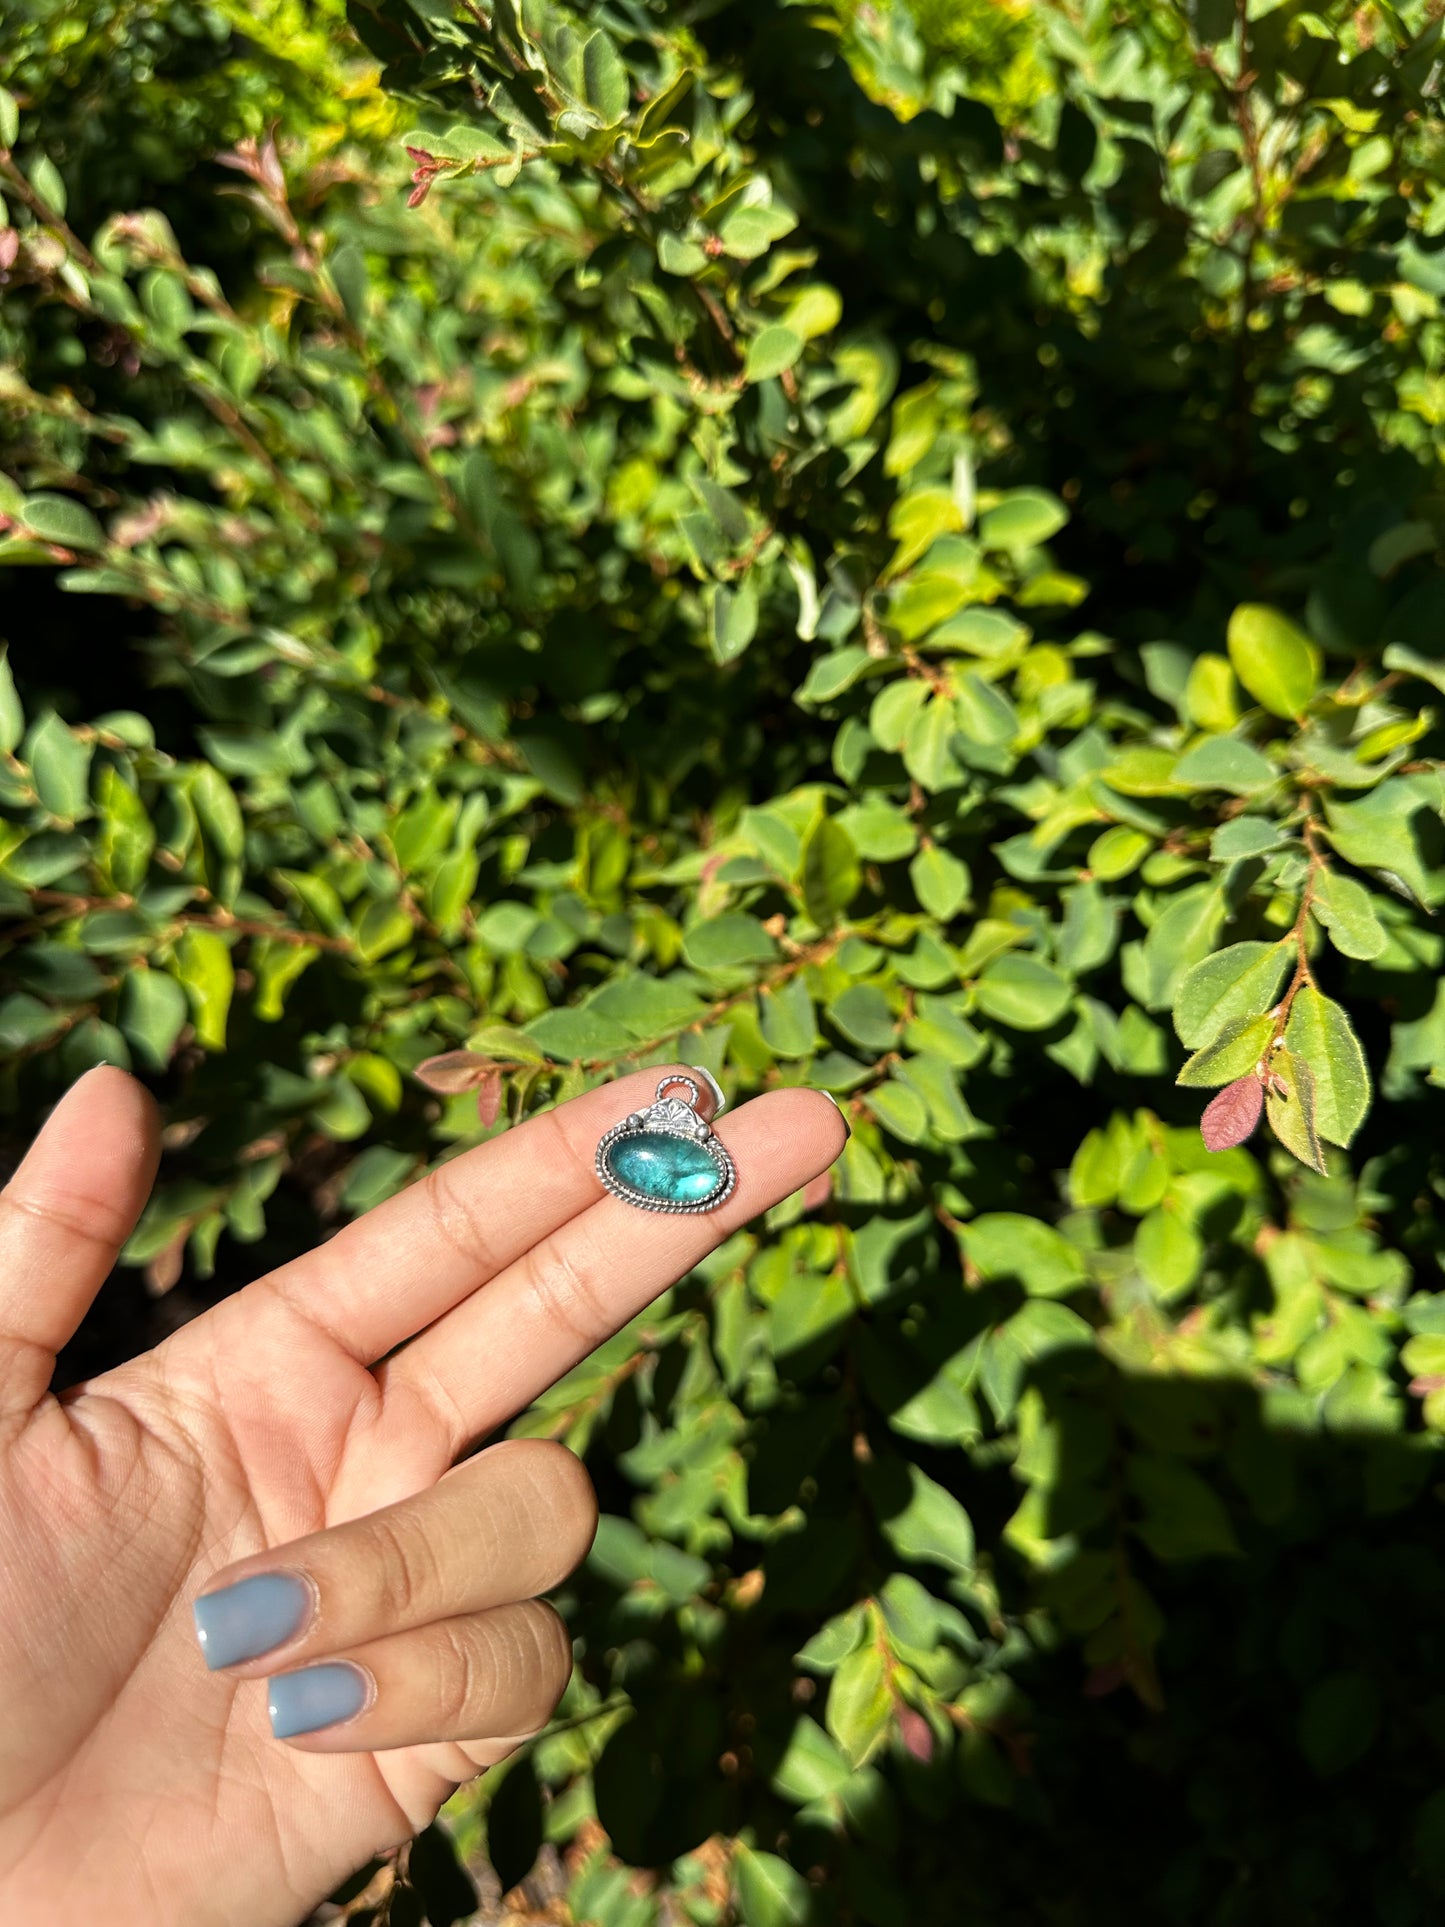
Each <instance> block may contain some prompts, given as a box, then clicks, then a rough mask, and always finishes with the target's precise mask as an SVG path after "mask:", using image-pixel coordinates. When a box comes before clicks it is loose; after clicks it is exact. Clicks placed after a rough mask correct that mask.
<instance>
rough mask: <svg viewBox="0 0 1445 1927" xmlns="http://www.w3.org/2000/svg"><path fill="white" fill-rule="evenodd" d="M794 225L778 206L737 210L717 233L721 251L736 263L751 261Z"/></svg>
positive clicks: (791, 216) (794, 219)
mask: <svg viewBox="0 0 1445 1927" xmlns="http://www.w3.org/2000/svg"><path fill="white" fill-rule="evenodd" d="M797 225H798V223H797V219H796V217H795V216H793V215H791V214H789V213H788V212H787V210H786V209H785V208H781V207H740V208H738V209H737V211H736V212H735V213H732V214H729V216H728V217H727V219H726V220H725V221H724V222H723V224H722V226H721V228H720V229H719V230H718V239H719V240H720V241H721V242H722V244H723V248H724V250H725V251H726V252H727V253H728V254H731V255H732V256H733V257H734V259H736V260H739V261H755V260H757V258H758V257H759V255H763V254H766V253H767V251H768V249H769V248H770V247H771V246H772V245H773V243H774V241H780V240H781V239H782V238H783V236H784V235H785V234H790V233H791V232H792V230H793V229H794V228H795V227H796V226H797Z"/></svg>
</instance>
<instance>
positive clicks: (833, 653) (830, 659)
mask: <svg viewBox="0 0 1445 1927" xmlns="http://www.w3.org/2000/svg"><path fill="white" fill-rule="evenodd" d="M870 661H871V658H870V656H869V654H868V651H867V650H866V649H865V648H863V646H862V645H861V644H860V643H849V645H848V646H847V647H846V648H845V649H833V650H830V651H829V652H828V654H827V655H826V656H816V657H815V658H814V659H813V663H812V666H811V667H810V668H809V670H808V673H807V675H806V676H805V677H804V679H803V682H802V685H801V687H800V688H799V689H798V690H797V691H796V692H795V693H796V697H797V700H798V701H799V702H805V703H826V702H831V701H832V700H833V698H834V697H835V696H841V695H842V693H843V691H844V690H845V689H851V688H852V686H853V684H854V683H855V682H857V680H858V678H859V676H860V675H861V674H862V673H863V671H864V670H865V669H866V668H867V667H868V664H869V662H870Z"/></svg>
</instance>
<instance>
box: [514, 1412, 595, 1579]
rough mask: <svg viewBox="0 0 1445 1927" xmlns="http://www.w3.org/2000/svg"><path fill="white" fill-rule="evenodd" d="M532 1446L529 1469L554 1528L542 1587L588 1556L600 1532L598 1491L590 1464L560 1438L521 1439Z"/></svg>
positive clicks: (538, 1496)
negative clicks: (591, 1475) (598, 1527)
mask: <svg viewBox="0 0 1445 1927" xmlns="http://www.w3.org/2000/svg"><path fill="white" fill-rule="evenodd" d="M518 1444H527V1445H529V1446H531V1447H532V1450H531V1451H530V1452H529V1454H528V1458H529V1461H530V1464H529V1473H530V1476H531V1478H532V1480H533V1481H534V1491H535V1492H536V1495H537V1501H538V1505H539V1507H543V1508H545V1510H546V1512H547V1519H548V1525H549V1527H550V1529H551V1530H550V1532H549V1535H548V1541H547V1548H546V1556H545V1560H544V1566H545V1576H544V1577H543V1579H542V1580H541V1582H540V1587H539V1589H540V1590H545V1588H546V1587H548V1586H555V1585H556V1584H557V1583H558V1582H559V1581H560V1580H562V1579H565V1578H566V1577H567V1574H568V1573H569V1572H571V1571H572V1570H573V1569H574V1568H575V1567H577V1566H579V1565H580V1564H581V1563H582V1561H583V1560H584V1559H585V1558H586V1557H587V1554H588V1552H589V1550H590V1549H591V1546H592V1541H593V1539H594V1538H595V1537H596V1534H597V1494H596V1492H595V1490H594V1489H593V1485H592V1480H591V1477H590V1476H589V1474H588V1471H587V1468H586V1466H585V1465H584V1464H583V1463H582V1461H581V1459H579V1458H578V1456H577V1454H576V1453H575V1452H569V1451H568V1449H567V1447H566V1446H565V1445H563V1444H561V1443H560V1442H559V1441H557V1440H556V1439H530V1440H518Z"/></svg>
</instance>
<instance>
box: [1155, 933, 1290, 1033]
mask: <svg viewBox="0 0 1445 1927" xmlns="http://www.w3.org/2000/svg"><path fill="white" fill-rule="evenodd" d="M1290 962H1291V955H1290V948H1289V945H1288V944H1287V943H1285V942H1280V943H1256V942H1247V943H1232V944H1230V945H1229V946H1228V948H1227V949H1224V950H1220V951H1216V953H1215V954H1214V955H1213V956H1212V957H1206V958H1204V960H1203V961H1202V962H1201V963H1197V964H1195V966H1194V968H1193V969H1192V970H1191V971H1190V972H1189V974H1188V976H1186V977H1185V979H1184V981H1183V983H1181V984H1180V986H1179V989H1178V992H1177V994H1176V996H1175V999H1174V1028H1175V1030H1176V1031H1177V1032H1178V1034H1179V1041H1180V1043H1181V1044H1183V1045H1184V1046H1185V1047H1186V1048H1187V1049H1189V1050H1198V1049H1199V1048H1200V1047H1201V1046H1202V1045H1204V1044H1209V1043H1212V1042H1213V1041H1214V1039H1215V1038H1217V1037H1218V1036H1219V1034H1220V1032H1221V1031H1222V1030H1223V1029H1224V1028H1225V1026H1226V1025H1228V1024H1232V1023H1234V1022H1235V1021H1236V1019H1238V1018H1250V1017H1258V1016H1260V1015H1262V1014H1263V1012H1265V1011H1267V1010H1268V1009H1269V1008H1270V1007H1271V1005H1272V1004H1273V1003H1274V1002H1275V1000H1276V998H1277V997H1278V996H1279V993H1280V989H1281V987H1282V985H1283V983H1284V980H1285V976H1286V974H1287V973H1288V971H1289V968H1290Z"/></svg>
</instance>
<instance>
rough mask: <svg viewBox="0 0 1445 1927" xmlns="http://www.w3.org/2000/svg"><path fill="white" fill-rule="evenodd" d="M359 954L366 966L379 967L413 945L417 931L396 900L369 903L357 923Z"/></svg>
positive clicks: (383, 899) (392, 898)
mask: <svg viewBox="0 0 1445 1927" xmlns="http://www.w3.org/2000/svg"><path fill="white" fill-rule="evenodd" d="M354 934H355V941H356V954H357V956H358V957H359V958H360V959H361V961H362V962H363V963H368V964H370V963H376V962H377V961H379V959H380V958H382V957H389V956H390V955H391V954H392V952H393V951H396V950H400V949H401V948H402V946H403V945H404V944H408V943H410V942H411V941H412V938H413V937H414V936H415V934H416V927H415V925H414V924H413V923H412V920H411V918H410V917H409V916H408V915H407V913H406V911H405V909H404V908H403V907H402V905H401V904H400V903H398V902H397V900H396V899H395V898H394V897H391V898H387V897H382V898H378V899H377V900H376V901H375V902H372V903H368V904H367V906H366V908H365V909H364V910H363V911H362V913H361V916H360V917H359V919H358V920H357V923H356V929H355V933H354Z"/></svg>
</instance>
